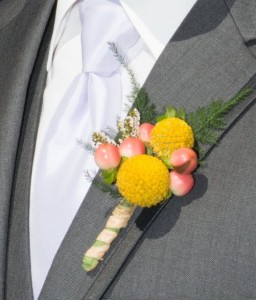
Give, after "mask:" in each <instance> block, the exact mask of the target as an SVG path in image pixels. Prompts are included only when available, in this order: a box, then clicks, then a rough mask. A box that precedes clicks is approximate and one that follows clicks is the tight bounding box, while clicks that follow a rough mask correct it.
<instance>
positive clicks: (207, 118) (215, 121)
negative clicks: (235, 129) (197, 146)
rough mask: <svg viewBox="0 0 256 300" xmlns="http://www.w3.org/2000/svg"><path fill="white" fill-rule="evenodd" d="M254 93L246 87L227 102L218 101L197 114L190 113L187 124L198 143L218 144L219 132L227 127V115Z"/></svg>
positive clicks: (198, 110)
mask: <svg viewBox="0 0 256 300" xmlns="http://www.w3.org/2000/svg"><path fill="white" fill-rule="evenodd" d="M252 91H253V90H252V88H250V87H245V88H244V89H242V90H241V91H240V92H239V93H238V94H237V95H235V96H234V97H233V98H231V99H230V100H228V101H227V102H223V101H221V100H216V101H214V102H212V103H211V104H209V105H208V106H206V107H200V108H198V109H197V110H196V111H195V112H192V113H189V114H188V115H187V122H188V123H189V124H190V126H191V127H192V128H193V131H194V134H195V138H196V140H197V142H199V143H202V144H208V145H212V144H216V143H217V140H218V131H219V130H221V129H223V128H224V126H225V115H226V114H227V113H228V112H230V111H231V110H232V109H233V108H234V107H235V106H236V105H237V104H238V103H240V102H241V101H242V100H244V99H245V98H247V97H248V96H249V95H250V94H251V93H252Z"/></svg>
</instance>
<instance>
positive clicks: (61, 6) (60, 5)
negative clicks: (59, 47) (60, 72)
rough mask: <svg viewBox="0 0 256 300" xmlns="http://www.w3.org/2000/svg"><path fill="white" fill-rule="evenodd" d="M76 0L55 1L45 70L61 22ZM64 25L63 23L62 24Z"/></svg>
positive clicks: (48, 67) (50, 58) (48, 66)
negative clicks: (54, 12) (54, 13)
mask: <svg viewBox="0 0 256 300" xmlns="http://www.w3.org/2000/svg"><path fill="white" fill-rule="evenodd" d="M76 2H78V0H58V1H57V9H56V15H55V21H54V28H53V33H52V38H51V44H50V49H49V55H48V61H47V71H49V70H50V68H51V65H52V59H53V53H54V49H55V46H56V40H57V39H58V38H59V35H60V34H61V30H62V26H60V25H61V23H62V22H63V20H65V15H67V14H68V12H69V11H70V8H71V7H72V6H73V5H74V4H75V3H76ZM63 25H64V24H63Z"/></svg>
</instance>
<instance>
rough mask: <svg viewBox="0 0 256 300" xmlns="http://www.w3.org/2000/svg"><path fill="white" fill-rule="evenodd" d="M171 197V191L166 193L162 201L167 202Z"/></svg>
mask: <svg viewBox="0 0 256 300" xmlns="http://www.w3.org/2000/svg"><path fill="white" fill-rule="evenodd" d="M171 197H172V191H171V190H169V192H168V194H167V196H166V197H165V198H164V200H163V201H165V200H168V199H170V198H171Z"/></svg>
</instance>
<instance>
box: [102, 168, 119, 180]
mask: <svg viewBox="0 0 256 300" xmlns="http://www.w3.org/2000/svg"><path fill="white" fill-rule="evenodd" d="M101 174H102V178H103V180H104V182H105V183H106V184H112V183H114V182H115V181H116V175H117V170H116V169H109V170H102V172H101Z"/></svg>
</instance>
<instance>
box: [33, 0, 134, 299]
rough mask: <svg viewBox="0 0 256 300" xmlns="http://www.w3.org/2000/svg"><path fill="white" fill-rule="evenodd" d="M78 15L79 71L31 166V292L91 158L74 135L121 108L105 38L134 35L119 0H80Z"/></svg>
mask: <svg viewBox="0 0 256 300" xmlns="http://www.w3.org/2000/svg"><path fill="white" fill-rule="evenodd" d="M80 15H81V22H82V56H83V60H82V61H83V66H82V72H81V74H79V75H78V76H77V77H76V78H75V79H74V81H73V82H72V83H71V85H70V86H69V87H68V88H67V90H66V92H65V94H64V96H63V98H62V99H61V102H60V103H59V104H58V105H57V106H56V109H55V110H53V112H52V116H51V119H50V123H49V124H48V125H47V127H46V128H44V130H42V132H41V144H40V147H39V148H38V151H37V154H36V155H37V160H36V161H37V167H36V169H35V170H34V171H33V188H32V191H31V199H32V200H33V201H31V207H30V217H31V218H30V236H31V257H32V270H33V272H32V277H33V286H34V289H36V292H35V295H38V294H39V291H40V289H41V287H42V285H43V282H44V280H45V277H46V275H47V272H48V270H49V268H50V265H51V263H52V260H53V258H54V255H55V254H56V251H57V249H58V247H59V246H60V243H61V241H62V239H63V237H64V235H65V233H66V231H67V230H68V227H69V225H70V224H71V222H72V219H73V217H74V216H75V214H76V212H77V210H78V208H79V206H80V204H81V201H82V200H83V198H84V196H85V192H84V190H85V189H84V188H83V186H84V182H85V180H86V179H85V178H84V177H83V171H84V170H86V169H87V168H88V166H89V165H90V166H92V165H93V163H92V161H93V158H92V157H91V156H89V155H88V154H87V153H85V152H83V150H82V149H80V147H79V146H78V145H77V142H76V140H77V139H82V140H84V136H85V132H86V133H87V136H88V133H89V135H90V136H91V135H92V133H93V132H94V131H95V130H100V129H104V128H106V127H115V125H116V118H117V115H120V114H121V107H122V103H121V102H122V101H121V99H122V88H121V79H120V72H119V62H118V61H117V60H116V58H114V56H113V53H112V52H111V51H110V49H109V46H108V42H114V43H116V44H117V46H118V47H119V48H120V49H122V50H123V51H126V50H128V49H129V48H130V47H132V46H133V45H134V44H135V43H136V42H137V40H138V39H139V36H138V34H137V33H136V31H135V30H134V29H133V26H132V25H131V23H130V22H129V19H128V18H127V16H126V14H125V13H124V11H123V9H122V7H121V6H120V5H119V1H110V0H97V1H95V0H84V1H83V2H81V6H80ZM57 55H58V51H57V52H56V56H57ZM70 59H71V60H72V57H70ZM65 88H66V87H63V89H65ZM46 93H47V90H46ZM39 130H40V128H39ZM85 142H87V141H86V140H85ZM56 153H57V155H56ZM67 162H69V164H68V165H69V168H68V169H67ZM70 162H71V163H70ZM60 174H61V178H60V176H59V175H60Z"/></svg>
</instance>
